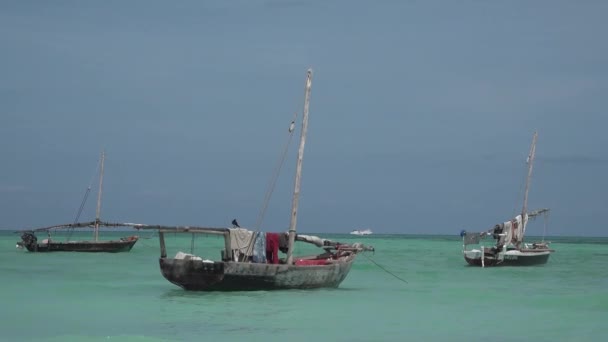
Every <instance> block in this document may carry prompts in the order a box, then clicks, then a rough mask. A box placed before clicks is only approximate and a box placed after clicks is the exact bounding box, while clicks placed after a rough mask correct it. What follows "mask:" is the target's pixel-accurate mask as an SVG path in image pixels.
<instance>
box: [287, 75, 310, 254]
mask: <svg viewBox="0 0 608 342" xmlns="http://www.w3.org/2000/svg"><path fill="white" fill-rule="evenodd" d="M311 87H312V69H308V72H307V73H306V86H305V90H304V94H305V97H304V113H303V116H302V131H301V132H300V148H299V149H298V160H297V164H296V179H295V184H294V190H293V201H292V204H291V221H290V223H289V242H288V245H287V246H288V250H287V264H288V265H291V264H292V263H293V245H294V240H295V237H296V224H297V221H298V202H299V198H300V184H301V179H302V159H303V158H304V145H305V144H306V131H307V130H308V108H309V103H310V89H311Z"/></svg>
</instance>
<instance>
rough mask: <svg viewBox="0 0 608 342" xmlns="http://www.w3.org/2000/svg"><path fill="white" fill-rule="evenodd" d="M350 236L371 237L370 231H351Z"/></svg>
mask: <svg viewBox="0 0 608 342" xmlns="http://www.w3.org/2000/svg"><path fill="white" fill-rule="evenodd" d="M350 233H351V234H352V235H372V234H373V233H372V230H371V229H362V230H359V229H355V230H353V231H351V232H350Z"/></svg>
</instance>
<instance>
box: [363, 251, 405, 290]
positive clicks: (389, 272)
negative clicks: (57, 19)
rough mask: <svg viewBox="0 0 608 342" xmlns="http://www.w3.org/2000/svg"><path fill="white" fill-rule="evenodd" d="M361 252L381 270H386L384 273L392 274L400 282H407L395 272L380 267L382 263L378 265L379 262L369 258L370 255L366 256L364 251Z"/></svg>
mask: <svg viewBox="0 0 608 342" xmlns="http://www.w3.org/2000/svg"><path fill="white" fill-rule="evenodd" d="M361 254H363V256H364V257H366V258H367V260H369V261H371V262H372V263H373V264H374V265H376V266H378V267H379V268H380V269H381V270H383V271H384V272H386V273H388V274H390V275H392V276H393V277H395V278H397V279H399V280H401V281H402V282H404V283H406V284H408V282H407V280H405V279H403V278H401V277H399V276H398V275H396V274H395V273H393V272H391V271H389V270H387V269H386V268H384V267H382V265H380V264H379V263H377V262H375V261H374V260H373V259H372V258H370V257H368V256H367V255H365V253H361Z"/></svg>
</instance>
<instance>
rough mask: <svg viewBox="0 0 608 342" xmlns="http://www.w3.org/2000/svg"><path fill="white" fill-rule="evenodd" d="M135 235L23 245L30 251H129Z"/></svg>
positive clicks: (134, 240)
mask: <svg viewBox="0 0 608 342" xmlns="http://www.w3.org/2000/svg"><path fill="white" fill-rule="evenodd" d="M137 240H138V238H137V237H129V238H125V239H124V240H116V241H68V242H50V243H36V244H35V245H24V246H25V248H27V250H28V251H30V252H92V253H95V252H97V253H100V252H101V253H118V252H128V251H130V250H131V249H132V248H133V246H134V245H135V243H136V242H137Z"/></svg>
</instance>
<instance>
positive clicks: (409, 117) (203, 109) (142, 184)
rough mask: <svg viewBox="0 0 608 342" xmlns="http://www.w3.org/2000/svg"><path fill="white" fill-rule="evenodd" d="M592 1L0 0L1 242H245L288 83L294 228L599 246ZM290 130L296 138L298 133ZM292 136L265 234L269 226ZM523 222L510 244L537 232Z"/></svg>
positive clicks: (596, 7) (603, 69) (597, 55)
mask: <svg viewBox="0 0 608 342" xmlns="http://www.w3.org/2000/svg"><path fill="white" fill-rule="evenodd" d="M607 15H608V2H605V1H577V2H574V1H560V0H551V1H543V0H538V1H523V0H521V1H517V0H516V1H417V0H411V1H405V0H404V1H388V0H385V1H382V0H375V1H356V0H353V1H346V0H344V1H341V0H340V1H339V0H309V1H303V0H293V1H289V0H283V1H280V0H266V1H262V0H241V1H230V0H215V1H208V0H207V1H205V0H201V1H186V0H184V1H178V2H175V1H143V0H142V1H135V0H130V1H118V0H114V1H112V0H110V1H61V0H58V1H19V0H18V1H12V0H3V1H0V46H1V51H2V53H0V75H1V76H0V156H1V158H2V163H1V167H0V228H1V229H19V228H31V227H39V226H47V225H52V224H59V223H69V222H72V221H73V220H74V219H75V216H76V213H77V210H78V208H79V206H80V203H81V200H82V198H83V195H84V193H85V191H86V189H87V187H88V186H90V185H92V187H93V190H92V191H91V194H90V196H89V198H88V200H87V202H86V207H85V211H84V212H83V214H82V216H81V219H82V220H89V219H93V218H94V217H95V197H96V195H97V194H96V191H95V187H96V186H97V185H96V184H97V183H96V174H97V171H96V168H97V165H98V159H99V155H100V152H101V151H102V150H105V151H106V154H107V156H106V163H105V175H104V180H103V202H102V215H101V216H102V219H104V220H108V221H121V222H138V223H148V224H169V225H200V226H228V225H230V221H231V220H232V219H233V218H237V219H238V221H239V222H240V224H241V226H245V227H253V226H254V225H255V222H256V219H257V217H258V215H259V213H260V210H261V208H262V207H263V204H264V196H265V192H266V189H267V187H268V184H269V182H270V180H271V178H272V175H273V172H274V170H275V168H276V167H277V163H278V161H279V157H280V155H281V152H282V150H283V148H284V147H285V145H286V143H287V140H288V131H287V128H288V127H289V123H290V122H291V120H292V118H293V115H294V113H296V112H298V113H299V118H301V113H302V108H303V102H304V82H305V76H306V70H307V69H308V68H312V69H313V70H314V77H313V83H312V96H311V102H310V121H309V127H308V135H307V141H306V149H305V155H304V163H303V175H302V192H301V197H300V206H299V210H298V231H303V232H317V233H319V232H327V233H346V232H349V231H351V230H353V229H364V228H370V229H372V230H373V231H374V232H376V233H403V234H455V235H456V234H459V232H460V231H461V230H462V229H466V230H468V231H482V230H486V229H489V228H491V227H492V226H493V225H494V224H496V223H499V222H503V221H505V220H508V219H510V218H511V217H512V216H513V215H515V214H516V213H517V212H518V211H521V206H522V200H523V194H522V188H523V183H524V176H525V172H526V165H525V162H526V157H527V154H528V151H529V148H530V143H531V140H532V135H533V133H534V132H535V131H538V145H537V149H536V151H537V154H536V157H537V159H536V162H535V164H534V171H533V177H532V182H531V185H530V195H529V207H530V208H531V209H534V208H544V207H548V208H551V215H550V218H549V224H548V232H547V234H549V235H566V236H608V230H607V229H606V228H608V226H607V225H606V218H605V212H606V209H607V208H608V181H607V180H606V175H607V174H608V151H607V150H606V146H608V135H606V134H605V132H604V131H605V130H606V127H608V115H607V114H606V108H608V106H607V105H608V96H607V94H608V44H606V39H605V37H606V34H607V33H608V21H606V20H605V18H606V16H607ZM299 126H300V124H299V123H298V125H297V127H298V130H297V132H296V133H298V134H299ZM298 139H299V135H296V136H295V137H294V138H293V141H292V143H291V145H290V148H289V152H288V155H287V156H288V157H287V159H286V161H285V164H284V166H283V167H282V169H281V173H280V177H279V178H278V180H277V184H276V188H275V189H274V192H273V195H272V198H271V200H270V202H269V205H268V209H267V211H266V214H265V219H264V222H263V224H262V226H261V227H260V229H261V230H265V231H283V230H286V229H287V227H288V225H289V218H290V209H291V198H292V192H293V179H294V174H295V163H296V153H297V142H298ZM543 231H544V228H543V223H542V220H541V221H538V220H537V221H534V222H531V224H530V225H529V227H528V234H529V235H541V234H543Z"/></svg>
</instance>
